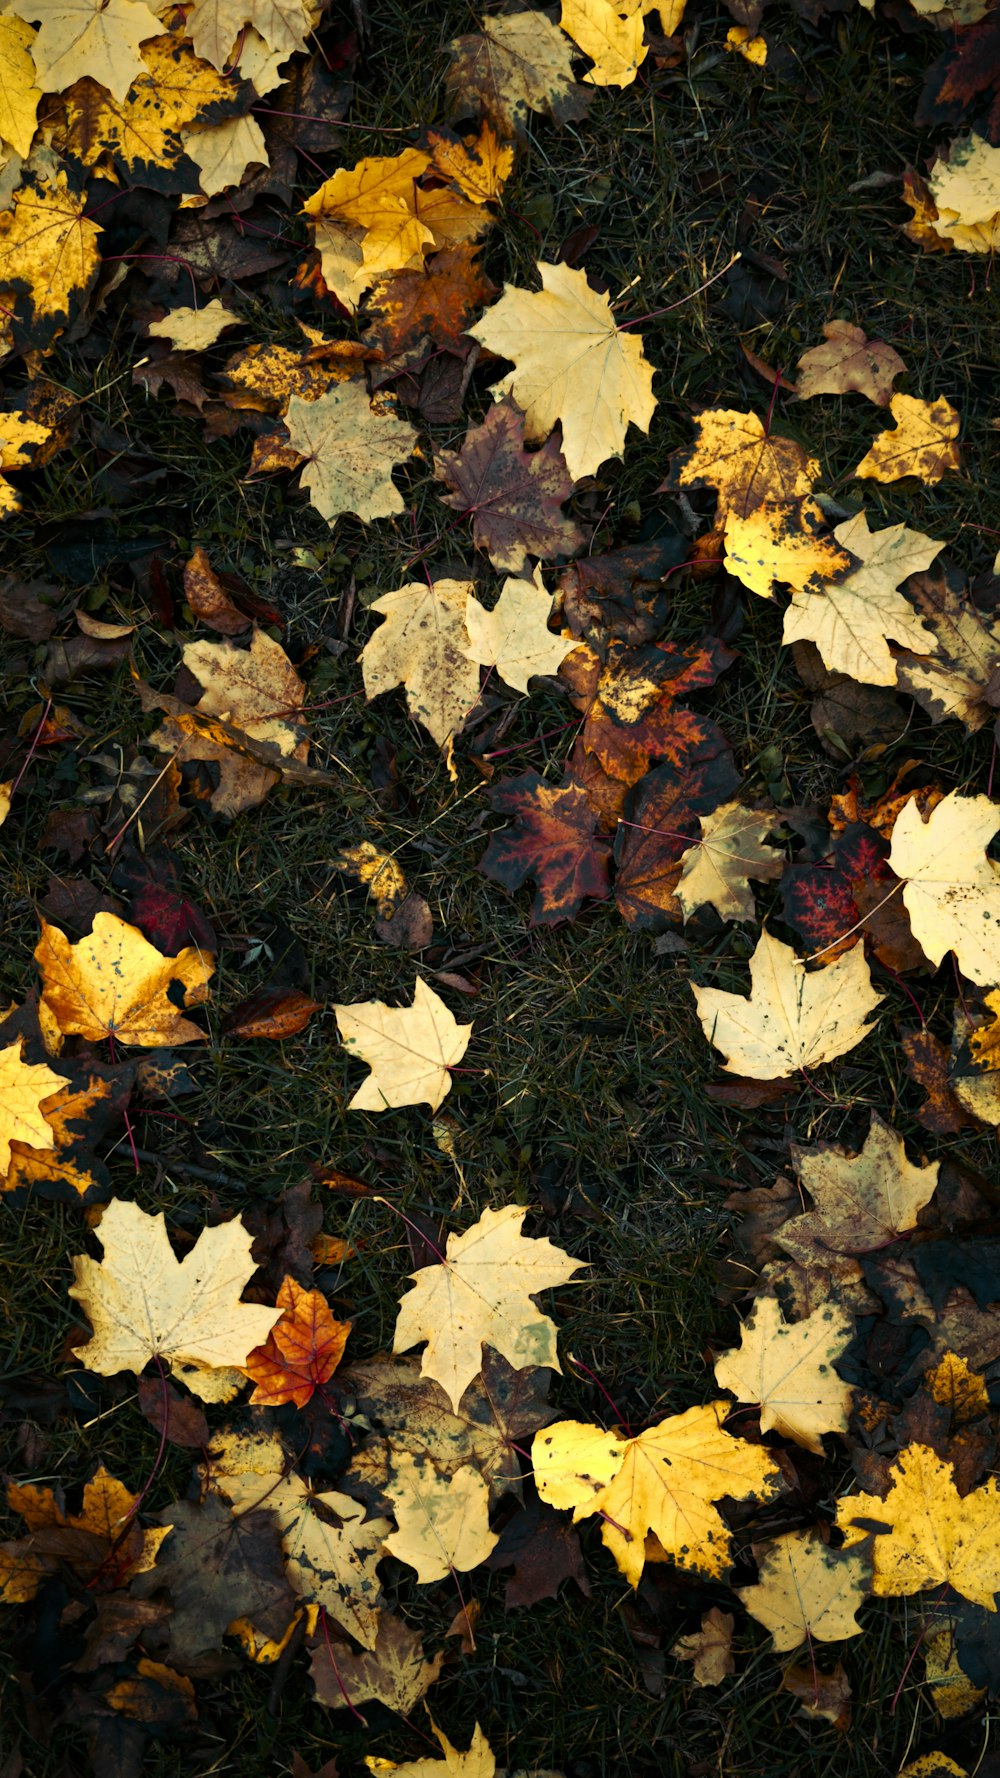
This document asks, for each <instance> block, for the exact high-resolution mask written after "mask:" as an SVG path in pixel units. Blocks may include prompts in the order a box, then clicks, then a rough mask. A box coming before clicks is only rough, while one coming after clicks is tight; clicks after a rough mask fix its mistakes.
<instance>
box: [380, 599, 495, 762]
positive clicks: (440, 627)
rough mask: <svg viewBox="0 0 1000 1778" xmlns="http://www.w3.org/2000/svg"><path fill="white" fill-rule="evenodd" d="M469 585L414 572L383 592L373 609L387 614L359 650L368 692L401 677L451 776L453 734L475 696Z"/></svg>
mask: <svg viewBox="0 0 1000 1778" xmlns="http://www.w3.org/2000/svg"><path fill="white" fill-rule="evenodd" d="M472 591H473V586H472V582H471V581H467V580H436V581H434V582H433V584H432V585H430V586H428V584H427V582H426V581H418V580H411V581H410V582H409V583H408V584H407V585H406V586H401V587H397V588H396V590H395V592H392V593H383V595H382V597H381V598H380V599H373V600H372V603H371V607H370V609H371V610H372V611H374V612H376V613H377V614H378V615H379V616H380V617H384V618H385V620H386V621H385V623H384V624H383V625H382V626H381V628H380V629H378V630H376V631H375V634H374V635H373V636H372V637H371V638H370V640H369V641H368V642H366V644H365V646H364V648H363V649H362V651H361V671H362V675H363V678H364V686H365V696H366V698H367V699H368V700H369V702H370V701H371V699H372V698H377V697H379V696H381V694H382V693H383V692H386V691H391V690H392V689H393V687H394V686H397V685H404V686H405V687H406V702H407V708H408V709H409V712H410V715H411V716H413V717H415V718H416V720H417V721H418V722H419V723H422V725H423V727H424V728H425V729H426V730H427V732H428V734H430V735H431V736H432V737H433V739H434V740H435V741H436V742H437V744H438V746H439V747H440V748H441V751H442V753H443V754H444V759H445V764H446V765H447V767H448V770H449V772H450V774H451V776H452V777H453V778H454V777H456V776H457V773H456V771H455V768H454V766H453V764H452V753H453V750H454V744H455V736H456V735H457V734H458V733H459V731H460V730H461V729H462V728H463V726H464V724H465V722H466V720H467V718H468V717H469V716H470V715H471V713H472V711H473V709H474V708H475V706H476V704H477V703H478V702H479V668H478V667H477V665H476V663H475V661H472V660H470V658H469V652H468V651H469V646H470V644H469V632H468V630H467V629H466V625H465V613H466V609H467V606H468V601H469V598H470V596H471V594H472Z"/></svg>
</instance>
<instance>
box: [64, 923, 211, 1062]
mask: <svg viewBox="0 0 1000 1778" xmlns="http://www.w3.org/2000/svg"><path fill="white" fill-rule="evenodd" d="M41 927H42V936H41V938H40V939H39V941H38V944H37V945H36V947H35V957H36V959H37V962H38V966H39V969H40V970H41V972H42V1007H43V1008H44V1010H45V1012H46V1014H47V1015H48V1016H49V1017H50V1018H51V1019H52V1020H53V1021H54V1023H55V1024H56V1026H57V1027H58V1029H59V1030H60V1031H61V1032H62V1033H63V1035H64V1036H66V1037H69V1036H74V1035H78V1036H81V1037H89V1038H90V1039H91V1040H92V1041H98V1042H99V1041H100V1040H101V1039H102V1038H105V1037H107V1038H112V1039H117V1041H118V1042H119V1043H134V1044H141V1045H142V1046H143V1047H144V1048H147V1049H149V1048H155V1047H156V1046H157V1045H158V1044H162V1043H204V1041H205V1032H204V1031H200V1030H199V1029H198V1026H197V1025H194V1024H192V1022H191V1020H190V1019H186V1018H185V1017H184V1015H183V1014H182V1013H181V1012H180V1011H179V1010H178V1006H177V994H178V989H179V988H180V989H183V992H184V999H183V1001H182V1004H183V1005H186V1006H200V1005H201V1003H202V1002H203V1001H204V1000H207V999H208V981H209V977H210V976H211V975H212V973H213V971H214V969H215V959H214V958H213V957H211V956H205V955H203V954H202V952H200V951H199V950H197V949H196V948H194V947H193V946H189V947H188V948H187V949H186V950H183V951H181V952H180V953H179V955H178V956H176V957H164V956H162V955H161V953H160V952H159V951H158V950H157V949H156V947H155V945H151V944H150V943H149V942H148V940H147V939H145V938H144V937H143V935H142V933H141V932H140V931H139V929H138V927H137V926H130V925H129V924H128V923H127V921H125V920H121V919H119V917H118V915H117V914H108V913H100V914H96V915H95V916H94V925H93V930H92V931H91V932H90V934H89V935H88V936H87V937H85V938H81V939H78V940H77V942H76V944H71V943H70V941H69V939H68V938H67V937H66V935H65V933H63V932H60V930H59V928H58V926H50V925H49V923H48V921H47V920H42V922H41Z"/></svg>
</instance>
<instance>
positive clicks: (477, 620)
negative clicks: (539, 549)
mask: <svg viewBox="0 0 1000 1778" xmlns="http://www.w3.org/2000/svg"><path fill="white" fill-rule="evenodd" d="M551 614H552V594H551V593H549V592H547V591H546V588H545V583H544V582H543V580H542V571H541V569H540V568H536V569H535V572H534V576H533V578H532V579H531V580H505V581H504V583H503V586H502V588H501V590H500V597H499V599H498V600H497V602H496V604H495V605H494V606H493V609H492V610H491V611H487V609H486V607H485V606H483V605H480V603H479V600H478V599H477V598H476V597H475V594H473V593H470V594H469V597H468V599H467V601H466V606H465V627H466V629H467V630H468V632H469V646H468V648H467V650H466V652H467V654H468V657H469V659H470V660H472V661H475V662H476V664H477V665H478V666H480V667H489V668H495V669H496V671H497V673H498V674H499V675H500V678H501V679H502V680H503V681H504V684H505V685H509V686H511V687H512V688H513V690H514V691H520V692H524V693H525V695H527V692H528V681H529V680H530V679H533V678H534V677H535V676H536V675H538V674H546V673H548V674H554V673H557V672H558V671H559V668H560V666H561V665H562V662H563V661H564V660H565V659H566V656H567V655H568V654H572V652H573V650H574V649H575V648H576V646H577V644H576V641H575V640H574V638H573V637H572V636H570V635H569V634H568V633H567V632H566V631H563V633H562V634H561V635H559V636H556V635H553V633H552V631H551V630H550V629H549V618H550V616H551Z"/></svg>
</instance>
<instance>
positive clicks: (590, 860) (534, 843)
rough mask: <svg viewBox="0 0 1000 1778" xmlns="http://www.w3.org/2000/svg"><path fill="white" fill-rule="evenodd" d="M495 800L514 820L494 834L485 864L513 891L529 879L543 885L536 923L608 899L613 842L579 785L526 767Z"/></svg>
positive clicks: (492, 795) (494, 789)
mask: <svg viewBox="0 0 1000 1778" xmlns="http://www.w3.org/2000/svg"><path fill="white" fill-rule="evenodd" d="M489 799H490V806H491V808H492V809H493V810H494V812H495V813H496V814H498V815H509V816H511V817H512V820H511V821H510V822H509V824H508V825H507V826H506V827H504V828H502V829H501V830H500V832H499V833H495V834H494V835H493V836H492V838H491V840H490V843H489V845H488V846H487V848H486V851H485V852H484V853H483V856H482V858H481V859H480V860H479V869H480V870H481V871H482V873H483V875H484V876H485V877H488V878H489V879H490V881H491V882H492V883H499V884H500V886H501V888H503V889H507V890H509V891H510V892H511V893H513V891H514V890H516V889H520V888H521V887H522V885H523V884H524V883H525V882H527V881H528V879H529V878H531V880H532V881H533V882H535V883H536V884H537V886H538V893H537V894H536V896H535V899H534V902H533V903H532V908H531V923H532V925H533V926H553V925H558V924H559V923H560V922H561V921H563V920H572V919H574V918H575V916H576V915H577V914H578V913H579V911H580V908H581V906H582V905H583V902H584V900H585V899H586V898H587V897H589V898H590V899H591V900H594V901H603V900H605V898H606V897H607V896H608V895H609V894H610V892H611V890H610V884H609V881H608V865H609V860H610V854H609V851H608V847H607V843H606V841H602V840H601V839H600V838H599V837H598V833H597V827H598V823H597V816H596V815H595V813H594V810H593V808H592V806H591V802H590V798H589V797H588V795H587V794H586V791H585V790H584V789H583V788H582V787H581V786H580V785H579V784H577V783H575V782H574V781H573V780H572V779H570V780H569V781H568V782H564V783H562V784H548V783H546V781H545V779H544V778H541V777H539V775H538V773H537V772H533V771H532V772H523V773H522V774H521V776H520V777H518V778H505V779H503V780H502V781H501V783H499V784H497V785H494V786H491V788H490V791H489Z"/></svg>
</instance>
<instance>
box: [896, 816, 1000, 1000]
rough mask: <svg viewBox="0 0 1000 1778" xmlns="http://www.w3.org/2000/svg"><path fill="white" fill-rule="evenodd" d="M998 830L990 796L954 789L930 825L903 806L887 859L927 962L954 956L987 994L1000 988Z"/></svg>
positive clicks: (929, 818)
mask: <svg viewBox="0 0 1000 1778" xmlns="http://www.w3.org/2000/svg"><path fill="white" fill-rule="evenodd" d="M998 828H1000V809H998V808H997V805H996V803H995V802H993V801H992V799H991V798H990V797H988V796H962V795H961V794H960V792H959V791H957V790H952V791H950V792H949V794H948V795H947V796H946V797H943V798H942V800H941V801H940V802H939V803H938V804H937V807H936V808H934V809H932V810H931V811H930V814H929V815H928V818H927V820H926V821H924V820H923V819H922V818H921V814H920V810H919V808H918V807H917V804H916V802H915V801H910V802H908V803H905V804H904V805H903V807H902V809H901V810H900V812H899V814H898V815H897V816H896V820H895V823H894V825H893V829H892V847H891V850H890V853H889V868H890V869H891V870H894V871H895V873H896V875H897V877H902V878H903V903H904V906H905V908H906V911H907V913H908V914H909V916H910V926H911V928H912V931H913V936H914V938H915V939H916V941H917V943H918V945H919V946H920V948H921V950H922V951H923V953H924V955H925V956H926V957H927V958H928V960H929V961H930V962H931V963H934V964H937V963H940V962H941V960H942V958H943V957H944V956H945V955H946V953H947V952H948V951H954V953H955V959H956V961H957V963H958V967H959V969H960V970H961V971H962V973H963V975H966V976H968V978H969V980H970V981H972V982H978V983H979V984H980V986H982V987H990V986H992V985H994V984H995V983H996V982H998V981H1000V868H998V866H997V865H996V864H995V863H994V862H993V860H992V858H990V857H989V856H988V855H987V852H986V847H987V846H988V845H989V843H990V841H991V840H992V838H993V836H994V834H995V833H996V831H997V829H998Z"/></svg>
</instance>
